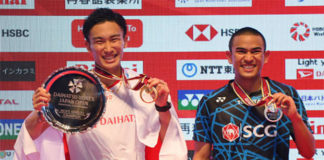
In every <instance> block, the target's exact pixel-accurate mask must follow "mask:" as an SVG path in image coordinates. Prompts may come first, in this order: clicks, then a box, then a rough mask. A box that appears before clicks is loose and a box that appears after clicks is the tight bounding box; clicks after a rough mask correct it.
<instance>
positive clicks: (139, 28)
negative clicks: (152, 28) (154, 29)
mask: <svg viewBox="0 0 324 160" xmlns="http://www.w3.org/2000/svg"><path fill="white" fill-rule="evenodd" d="M83 22H84V20H81V19H76V20H73V21H72V27H71V29H72V45H73V46H74V47H76V48H85V47H86V46H85V43H84V42H85V39H84V36H83V33H82V28H83ZM126 23H127V34H126V40H127V47H130V48H132V47H134V48H138V47H140V46H141V45H142V44H143V23H142V21H141V20H139V19H127V20H126Z"/></svg>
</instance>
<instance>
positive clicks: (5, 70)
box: [0, 61, 35, 81]
mask: <svg viewBox="0 0 324 160" xmlns="http://www.w3.org/2000/svg"><path fill="white" fill-rule="evenodd" d="M0 81H35V62H34V61H2V62H1V63H0Z"/></svg>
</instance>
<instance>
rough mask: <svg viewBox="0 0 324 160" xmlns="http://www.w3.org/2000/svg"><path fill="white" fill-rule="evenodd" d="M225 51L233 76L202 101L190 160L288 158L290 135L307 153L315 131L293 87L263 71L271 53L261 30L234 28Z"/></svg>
mask: <svg viewBox="0 0 324 160" xmlns="http://www.w3.org/2000/svg"><path fill="white" fill-rule="evenodd" d="M226 56H227V58H228V62H229V63H230V64H232V65H233V66H234V69H235V78H234V80H230V81H229V83H228V84H227V85H225V86H223V87H221V88H219V89H216V90H215V91H213V92H212V93H210V94H208V95H206V96H204V97H203V98H202V100H201V101H200V104H199V106H198V109H197V115H196V120H195V129H194V140H195V154H194V160H207V159H210V158H212V159H215V160H216V159H217V160H229V159H235V160H246V159H262V160H268V159H269V160H273V159H276V160H277V159H278V160H279V159H282V160H286V159H288V158H289V148H290V147H289V141H290V137H292V138H293V139H294V141H295V142H296V145H297V148H298V151H299V153H300V154H301V155H302V156H303V157H305V158H311V157H312V156H313V155H314V153H315V144H314V143H315V142H314V137H313V135H312V130H311V129H310V125H309V123H308V118H307V115H306V110H305V107H304V105H303V102H302V100H301V99H300V97H299V96H298V94H297V92H296V90H295V89H294V88H293V87H291V86H288V85H285V84H282V83H280V82H277V81H273V80H271V79H269V78H268V77H261V71H262V68H263V65H264V64H265V63H267V62H268V60H269V56H270V52H269V51H266V41H265V38H264V37H263V35H262V34H261V33H260V32H259V31H257V30H256V29H254V28H250V27H245V28H242V29H240V30H238V31H237V32H235V33H234V34H233V35H232V37H231V39H230V42H229V51H228V52H226ZM220 98H222V99H223V100H222V101H219V99H220Z"/></svg>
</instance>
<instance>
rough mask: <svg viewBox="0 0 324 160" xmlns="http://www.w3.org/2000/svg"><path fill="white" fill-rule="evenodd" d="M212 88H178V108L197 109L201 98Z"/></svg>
mask: <svg viewBox="0 0 324 160" xmlns="http://www.w3.org/2000/svg"><path fill="white" fill-rule="evenodd" d="M211 91H212V90H178V110H196V109H197V107H198V104H199V101H200V100H201V98H202V97H203V96H204V95H206V94H208V93H210V92H211Z"/></svg>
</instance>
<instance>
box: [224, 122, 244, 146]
mask: <svg viewBox="0 0 324 160" xmlns="http://www.w3.org/2000/svg"><path fill="white" fill-rule="evenodd" d="M222 133H223V138H224V139H226V140H228V141H230V142H233V141H235V140H236V139H237V138H238V137H240V128H239V127H238V126H237V125H235V124H233V123H229V124H227V125H226V126H224V127H223V128H222Z"/></svg>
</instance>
